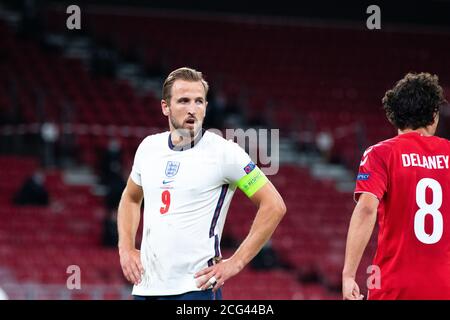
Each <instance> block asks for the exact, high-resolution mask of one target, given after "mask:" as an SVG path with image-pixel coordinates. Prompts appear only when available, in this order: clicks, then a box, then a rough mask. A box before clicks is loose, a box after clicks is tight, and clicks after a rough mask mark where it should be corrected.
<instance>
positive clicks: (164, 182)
mask: <svg viewBox="0 0 450 320" xmlns="http://www.w3.org/2000/svg"><path fill="white" fill-rule="evenodd" d="M174 181H175V180H163V184H168V183H171V182H174Z"/></svg>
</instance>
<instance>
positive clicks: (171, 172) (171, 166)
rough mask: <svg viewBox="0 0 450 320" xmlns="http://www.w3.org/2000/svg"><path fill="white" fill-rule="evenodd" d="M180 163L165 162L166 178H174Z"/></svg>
mask: <svg viewBox="0 0 450 320" xmlns="http://www.w3.org/2000/svg"><path fill="white" fill-rule="evenodd" d="M179 167H180V163H179V162H178V161H167V166H166V176H167V177H168V178H172V177H174V176H175V175H176V174H177V173H178V168H179Z"/></svg>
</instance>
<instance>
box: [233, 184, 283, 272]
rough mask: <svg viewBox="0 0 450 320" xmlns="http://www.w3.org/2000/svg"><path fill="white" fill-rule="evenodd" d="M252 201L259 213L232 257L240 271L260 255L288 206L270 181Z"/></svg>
mask: <svg viewBox="0 0 450 320" xmlns="http://www.w3.org/2000/svg"><path fill="white" fill-rule="evenodd" d="M250 200H252V202H253V203H254V204H255V205H256V207H257V208H258V212H257V213H256V217H255V220H254V221H253V224H252V226H251V228H250V232H249V234H248V235H247V237H246V238H245V240H244V241H243V242H242V244H241V245H240V246H239V248H238V249H237V250H236V252H235V253H234V254H233V256H232V257H231V258H232V259H233V260H235V261H236V264H237V266H238V267H239V269H240V270H242V269H243V268H244V266H246V265H247V264H248V263H249V262H250V261H251V260H252V259H253V258H254V257H255V256H256V255H257V254H258V252H259V251H260V250H261V248H262V247H263V246H264V244H265V243H266V242H267V241H268V240H269V239H270V237H271V236H272V234H273V232H274V231H275V229H276V227H277V226H278V224H279V223H280V221H281V219H282V218H283V216H284V214H285V213H286V205H285V204H284V201H283V199H282V198H281V196H280V194H279V193H278V191H277V190H276V189H275V187H274V186H273V184H272V183H271V182H270V181H269V182H268V183H267V184H266V185H265V186H264V187H262V188H261V189H260V190H258V192H256V193H255V194H254V195H253V196H252V197H251V198H250Z"/></svg>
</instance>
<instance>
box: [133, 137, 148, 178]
mask: <svg viewBox="0 0 450 320" xmlns="http://www.w3.org/2000/svg"><path fill="white" fill-rule="evenodd" d="M145 141H146V140H144V141H142V142H141V144H140V145H139V147H138V148H137V150H136V153H135V155H134V161H133V167H132V168H131V173H130V178H131V180H133V182H134V183H136V184H137V185H138V186H142V181H141V162H142V159H141V158H142V149H143V144H144V142H145Z"/></svg>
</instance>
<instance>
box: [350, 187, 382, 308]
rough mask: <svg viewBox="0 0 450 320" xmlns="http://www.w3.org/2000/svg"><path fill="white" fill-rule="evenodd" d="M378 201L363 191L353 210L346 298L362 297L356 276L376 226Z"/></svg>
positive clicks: (356, 298)
mask: <svg viewBox="0 0 450 320" xmlns="http://www.w3.org/2000/svg"><path fill="white" fill-rule="evenodd" d="M378 203H379V201H378V199H377V198H376V197H375V196H373V195H371V194H367V193H363V194H361V196H360V197H359V200H358V203H357V204H356V207H355V209H354V210H353V214H352V218H351V220H350V226H349V229H348V234H347V245H346V249H345V262H344V270H343V271H342V295H343V298H344V299H349V300H358V299H362V296H361V295H360V291H359V287H358V285H357V284H356V281H355V277H356V271H357V270H358V266H359V263H360V261H361V258H362V255H363V253H364V250H365V249H366V246H367V243H368V242H369V240H370V237H371V235H372V232H373V228H374V226H375V222H376V219H377V208H378Z"/></svg>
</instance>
